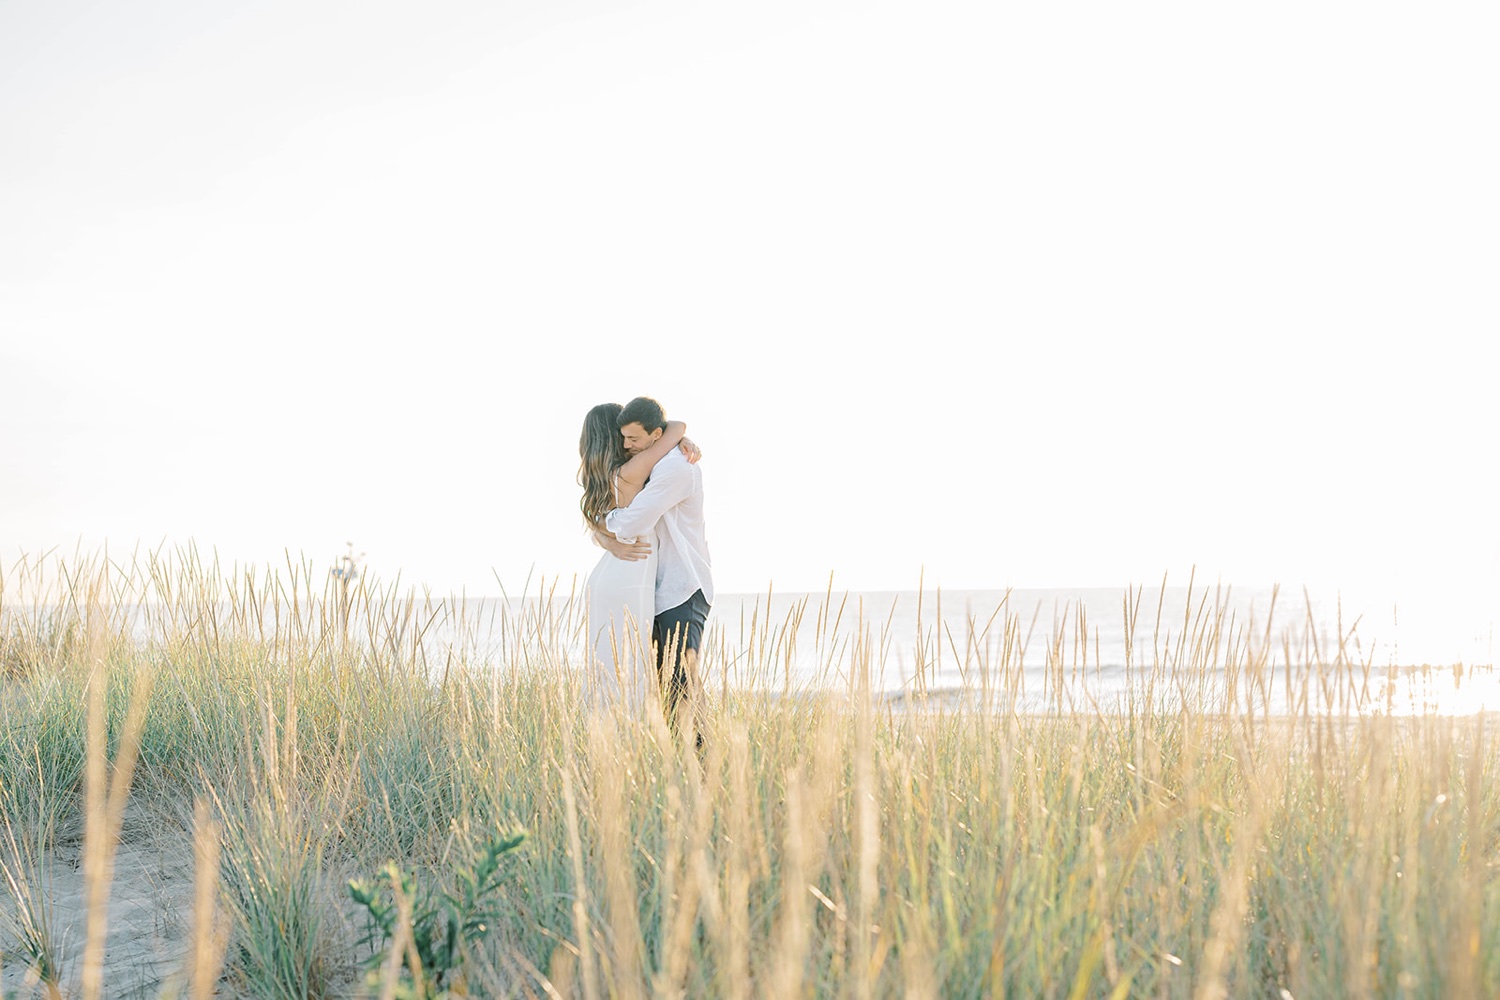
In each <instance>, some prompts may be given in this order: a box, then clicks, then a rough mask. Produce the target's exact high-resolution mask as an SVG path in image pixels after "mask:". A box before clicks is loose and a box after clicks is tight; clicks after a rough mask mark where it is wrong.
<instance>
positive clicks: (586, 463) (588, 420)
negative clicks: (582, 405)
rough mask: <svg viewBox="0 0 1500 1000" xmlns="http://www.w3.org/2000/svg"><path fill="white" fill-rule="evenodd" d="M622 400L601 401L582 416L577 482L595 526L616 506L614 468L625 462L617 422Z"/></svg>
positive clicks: (587, 517)
mask: <svg viewBox="0 0 1500 1000" xmlns="http://www.w3.org/2000/svg"><path fill="white" fill-rule="evenodd" d="M622 409H624V407H622V406H621V405H620V404H619V403H600V404H599V405H598V406H596V407H594V408H593V409H592V410H590V411H589V412H588V415H587V416H585V417H584V418H583V433H582V434H581V435H579V438H578V459H579V462H578V485H579V486H582V487H583V499H582V500H580V501H579V502H578V507H579V509H580V510H582V511H583V519H584V520H585V521H587V522H588V523H589V526H590V527H596V526H597V525H598V524H599V523H600V522H601V521H603V520H604V515H605V514H608V513H609V512H610V511H611V510H613V509H614V506H615V472H616V471H617V470H618V469H619V468H620V466H622V465H624V464H625V445H624V443H623V442H622V441H621V440H620V428H619V426H618V425H617V423H616V420H617V418H618V417H619V416H620V411H621V410H622Z"/></svg>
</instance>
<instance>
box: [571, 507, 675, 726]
mask: <svg viewBox="0 0 1500 1000" xmlns="http://www.w3.org/2000/svg"><path fill="white" fill-rule="evenodd" d="M616 485H617V488H618V484H616ZM629 540H630V539H622V541H629ZM648 540H649V541H650V542H651V555H650V556H649V557H648V558H646V559H642V560H639V561H636V562H632V561H630V560H626V559H617V558H615V557H614V556H612V555H610V554H609V553H608V552H606V553H604V554H603V555H602V556H600V557H599V562H598V563H597V564H596V565H595V566H594V571H593V572H592V573H590V574H589V579H588V583H587V584H586V585H585V587H586V589H587V592H588V616H589V618H588V628H589V635H590V641H589V649H590V650H591V651H592V653H593V663H592V668H593V669H592V670H590V671H589V684H590V688H591V690H590V692H589V700H590V702H591V703H592V704H593V705H594V706H595V707H597V708H604V707H607V706H609V705H611V704H615V703H623V704H625V705H626V706H628V707H629V708H630V709H631V710H632V711H635V710H638V709H639V708H640V707H641V706H642V705H643V704H645V701H646V695H647V693H648V692H649V691H651V687H650V685H649V684H648V678H649V674H648V672H647V671H648V669H654V667H655V661H654V660H653V659H652V657H651V621H652V619H653V618H654V617H655V615H656V548H657V546H656V538H655V536H654V534H653V536H652V537H651V538H650V539H648Z"/></svg>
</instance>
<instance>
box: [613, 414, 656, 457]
mask: <svg viewBox="0 0 1500 1000" xmlns="http://www.w3.org/2000/svg"><path fill="white" fill-rule="evenodd" d="M620 437H622V438H624V439H625V451H626V452H628V453H629V454H631V455H639V454H640V453H641V452H643V451H645V450H646V449H647V448H649V447H651V446H652V445H653V444H655V443H656V442H657V441H658V440H659V439H660V438H661V428H660V427H658V428H657V429H656V430H654V431H652V432H651V433H650V434H647V433H646V428H644V427H642V426H641V425H640V423H639V422H637V423H633V424H626V425H625V426H624V427H621V428H620Z"/></svg>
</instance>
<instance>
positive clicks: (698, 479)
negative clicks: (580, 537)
mask: <svg viewBox="0 0 1500 1000" xmlns="http://www.w3.org/2000/svg"><path fill="white" fill-rule="evenodd" d="M604 526H605V527H606V528H608V529H609V530H610V531H612V532H614V533H615V536H616V537H617V538H629V537H631V536H649V535H650V534H651V532H652V530H653V529H655V531H656V613H657V614H661V613H662V612H663V611H669V610H671V609H672V608H675V607H677V606H678V605H679V604H683V603H684V602H686V601H687V599H688V598H689V597H692V596H693V591H695V590H701V591H703V596H704V598H706V599H707V600H708V603H709V604H712V603H713V602H714V583H713V577H712V575H711V573H710V569H711V566H710V563H709V558H708V539H707V537H706V536H705V534H704V528H703V472H702V470H700V469H699V468H698V466H696V465H694V464H692V463H691V462H689V461H688V460H687V457H686V456H684V455H683V454H682V451H681V450H680V449H677V448H673V449H672V450H671V451H670V452H668V453H667V454H666V455H665V456H664V457H663V458H662V459H661V461H659V462H657V463H656V467H655V468H654V469H652V470H651V479H650V481H649V482H647V483H646V485H645V486H644V487H643V488H642V489H641V492H640V493H638V494H636V498H635V499H634V500H632V501H631V503H630V506H629V507H617V508H615V509H614V510H612V511H610V512H609V513H608V514H606V515H605V517H604Z"/></svg>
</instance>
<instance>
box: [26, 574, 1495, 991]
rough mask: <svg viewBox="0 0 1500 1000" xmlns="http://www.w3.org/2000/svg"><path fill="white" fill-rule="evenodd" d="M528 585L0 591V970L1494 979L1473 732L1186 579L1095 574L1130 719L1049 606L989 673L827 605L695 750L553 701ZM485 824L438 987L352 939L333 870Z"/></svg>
mask: <svg viewBox="0 0 1500 1000" xmlns="http://www.w3.org/2000/svg"><path fill="white" fill-rule="evenodd" d="M525 597H526V598H527V599H526V600H524V601H517V602H512V603H510V604H504V605H501V606H500V607H498V608H497V610H496V611H495V613H494V617H492V618H490V619H488V620H485V621H469V620H465V619H464V615H465V614H467V612H466V611H465V610H464V609H465V607H466V605H465V604H464V603H463V602H460V601H454V600H450V599H436V598H433V597H432V596H431V595H415V594H412V593H405V594H403V593H400V592H398V591H397V589H396V588H395V587H389V588H384V587H381V586H379V585H378V584H374V583H371V582H368V581H359V582H357V583H352V584H344V583H341V582H339V581H336V580H332V581H331V580H329V579H328V578H327V577H326V574H321V573H319V572H318V571H316V570H314V569H313V567H311V566H310V565H309V564H307V563H305V562H304V563H297V562H295V561H289V562H288V563H287V564H286V565H285V566H282V567H278V568H276V569H274V570H271V569H259V570H246V569H244V568H240V567H230V568H227V569H226V568H223V567H220V566H219V565H217V564H216V563H215V562H214V561H213V560H212V559H205V558H203V557H201V556H200V555H199V554H198V553H197V552H196V551H194V550H192V549H187V550H177V551H174V552H171V553H166V554H163V553H153V554H148V555H146V556H144V557H140V556H135V557H132V558H131V559H129V560H126V561H123V562H122V561H119V560H111V559H109V558H108V557H106V556H104V555H102V554H98V555H89V556H74V557H72V558H71V559H66V560H65V559H61V558H57V557H52V556H49V557H45V558H43V557H36V558H28V559H23V560H22V561H20V562H18V563H17V564H15V565H13V566H11V567H8V568H7V569H6V572H5V575H4V577H3V590H0V607H3V610H0V677H3V681H0V962H3V967H4V972H3V979H0V989H3V991H4V993H5V995H6V996H11V995H14V996H23V997H29V996H47V997H69V998H71V997H75V996H76V997H117V996H150V997H154V996H180V997H207V996H224V997H239V996H247V997H287V998H292V997H299V998H300V997H346V996H382V997H391V996H398V995H412V994H411V993H410V992H407V993H404V994H403V993H402V990H406V991H411V990H415V989H418V988H419V987H418V985H417V984H418V982H419V981H420V982H421V987H420V988H424V989H427V990H428V991H429V995H437V993H438V989H439V986H441V988H442V989H446V990H447V991H448V995H451V996H492V997H511V996H517V997H521V996H527V997H582V998H587V1000H596V998H615V997H623V998H631V997H683V996H686V997H702V996H713V997H720V996H722V997H799V996H813V997H851V998H864V997H889V996H914V997H924V996H930V997H989V996H997V997H998V996H1025V997H1033V996H1034V997H1060V998H1079V997H1137V996H1139V997H1183V998H1210V997H1241V996H1269V997H1288V996H1289V997H1293V998H1297V1000H1306V998H1309V997H1333V996H1338V997H1346V996H1347V997H1395V996H1400V997H1434V998H1436V997H1470V996H1473V997H1478V996H1495V995H1500V782H1497V775H1496V767H1497V765H1496V760H1497V759H1500V755H1497V753H1496V747H1495V740H1496V736H1497V734H1496V732H1495V727H1494V726H1493V724H1491V723H1490V722H1489V721H1488V720H1487V717H1486V716H1485V715H1483V714H1473V715H1468V716H1452V715H1440V714H1437V713H1436V712H1432V711H1416V712H1395V711H1392V710H1391V709H1392V708H1393V705H1392V704H1391V701H1390V698H1389V695H1388V694H1387V695H1384V696H1383V695H1382V692H1386V691H1388V690H1389V686H1383V685H1382V683H1381V682H1382V680H1383V679H1389V678H1390V676H1391V674H1392V671H1393V669H1394V668H1388V667H1386V666H1379V667H1377V666H1375V665H1373V664H1370V663H1369V662H1367V661H1366V662H1360V661H1358V660H1355V659H1351V658H1350V657H1349V655H1348V654H1347V650H1346V647H1345V645H1344V644H1343V643H1342V642H1335V643H1334V644H1333V645H1332V648H1316V649H1314V650H1313V651H1312V652H1310V653H1308V654H1305V655H1301V656H1293V655H1292V653H1291V649H1292V646H1291V644H1290V643H1288V642H1286V641H1285V639H1284V637H1280V636H1274V635H1270V634H1267V633H1261V632H1257V631H1256V630H1255V628H1254V627H1253V623H1244V624H1243V625H1241V624H1236V623H1234V622H1232V621H1230V620H1228V619H1227V618H1226V616H1225V615H1224V614H1223V613H1222V612H1220V611H1216V604H1215V602H1214V600H1213V597H1212V595H1211V594H1205V595H1204V597H1203V599H1202V600H1200V601H1198V602H1197V603H1195V604H1190V606H1189V607H1188V609H1187V613H1186V614H1185V615H1184V616H1182V617H1181V618H1179V619H1177V620H1176V621H1175V622H1174V628H1173V631H1172V632H1171V639H1170V641H1164V638H1163V637H1164V636H1165V635H1166V634H1167V630H1166V629H1165V628H1164V626H1163V624H1162V617H1161V616H1162V613H1163V609H1162V608H1160V607H1159V606H1156V607H1153V606H1152V604H1151V599H1150V596H1149V595H1142V594H1141V593H1140V592H1136V593H1135V594H1133V595H1132V594H1128V593H1127V595H1126V597H1125V600H1124V601H1123V604H1122V607H1121V609H1120V613H1121V614H1123V615H1124V616H1125V617H1126V620H1127V622H1128V623H1131V626H1132V629H1133V632H1132V635H1133V647H1134V649H1135V650H1136V652H1135V653H1134V654H1133V663H1132V668H1131V669H1132V674H1131V679H1130V684H1129V695H1128V696H1127V697H1125V698H1122V699H1119V700H1115V701H1111V702H1110V703H1108V704H1099V703H1097V701H1096V700H1093V699H1091V696H1090V694H1089V686H1088V683H1087V681H1088V669H1087V637H1088V631H1087V627H1086V623H1084V622H1077V621H1075V622H1071V623H1065V624H1064V626H1063V627H1061V628H1059V629H1057V630H1056V631H1055V632H1054V634H1053V635H1052V636H1051V637H1050V638H1049V641H1048V644H1047V646H1046V648H1045V650H1044V651H1042V652H1038V651H1037V647H1036V645H1033V646H1031V647H1030V651H1029V654H1028V656H1027V657H1026V658H1025V666H1026V667H1030V668H1031V669H1030V670H1027V669H1023V657H1022V655H1021V649H1022V643H1021V642H1020V640H1019V636H1020V635H1021V634H1022V632H1023V631H1024V627H1025V625H1024V623H1023V622H1022V621H1021V620H1020V619H1019V617H1018V616H1015V615H1012V614H1011V613H1010V612H1009V611H1008V610H1007V609H1005V608H1004V607H1002V608H1000V609H998V611H997V614H996V616H994V617H993V618H992V619H987V620H986V621H984V622H975V623H974V624H973V626H972V628H971V629H970V634H969V635H953V634H949V633H947V632H946V630H944V629H940V628H939V627H937V626H936V625H928V626H927V628H926V630H925V631H924V630H923V627H922V626H921V625H920V624H919V628H918V634H917V635H915V636H909V637H899V636H892V635H890V634H889V629H888V627H887V626H886V624H885V623H886V621H887V620H886V619H883V618H882V616H881V615H880V613H879V611H880V609H869V608H861V607H859V606H858V604H857V602H853V603H851V601H850V600H849V599H846V598H844V597H843V596H842V595H840V594H837V593H835V592H833V591H832V590H830V592H829V593H828V594H827V595H826V596H825V597H824V599H823V600H822V601H821V602H817V601H813V602H807V603H804V604H802V605H799V606H798V607H797V608H795V609H794V611H793V613H792V615H791V616H789V619H788V620H785V621H771V620H752V621H750V622H748V623H747V625H746V627H745V628H742V629H741V630H740V632H739V635H737V636H734V637H730V636H727V635H723V634H719V635H717V636H716V637H715V639H716V641H715V643H714V644H712V645H711V646H710V648H709V649H708V650H707V651H706V656H705V672H706V675H707V677H708V678H709V680H710V683H709V685H708V690H707V692H706V699H705V704H704V706H703V711H702V712H701V718H702V720H703V722H702V724H703V727H704V736H705V741H704V745H703V747H702V749H701V750H698V749H695V748H693V747H692V746H691V744H690V741H689V740H688V739H687V738H686V737H685V734H683V733H674V732H673V731H672V729H671V728H669V727H668V726H667V725H666V724H665V723H664V722H663V721H662V719H661V717H660V715H659V713H650V712H648V713H646V714H644V715H643V716H641V717H633V716H629V715H627V714H626V713H624V712H621V711H612V712H597V711H592V710H590V709H589V708H588V701H587V699H586V698H585V697H584V692H583V685H584V680H585V678H584V673H585V665H584V664H583V663H582V662H581V660H580V654H579V652H578V650H579V649H581V648H582V645H583V644H582V643H581V642H580V636H581V634H582V628H583V623H582V621H581V620H580V617H579V610H578V609H579V606H580V604H581V602H580V601H579V600H577V595H576V594H571V593H569V592H568V590H567V588H566V587H564V586H560V585H559V584H558V583H556V582H553V583H550V584H548V585H546V586H543V587H541V588H539V589H538V591H537V592H536V593H533V594H529V595H525ZM1095 613H1097V612H1095ZM1174 613H1175V612H1174ZM804 615H811V616H813V617H814V618H815V619H816V621H815V628H814V630H813V631H814V633H815V636H814V638H813V639H812V640H811V641H812V643H813V644H814V646H815V647H816V648H815V649H814V650H813V653H814V655H815V658H816V659H817V661H818V662H819V663H820V664H822V665H823V667H822V670H821V674H820V676H818V677H817V678H814V679H813V680H811V681H809V680H807V679H806V678H799V677H798V676H794V672H793V670H792V669H791V666H790V664H791V663H792V660H793V654H794V652H796V651H795V650H793V649H792V646H793V644H794V643H796V642H797V641H798V639H797V636H798V634H799V633H798V631H797V629H796V628H795V625H796V624H797V622H796V621H795V620H793V619H798V618H800V617H802V616H804ZM481 633H483V634H485V635H494V636H496V637H498V638H497V640H496V642H495V643H494V645H493V647H486V646H485V645H484V644H483V643H481V642H479V641H477V636H479V635H480V634H481ZM438 634H442V635H445V636H448V637H449V638H448V639H447V640H445V641H444V642H442V643H437V644H434V642H433V641H432V637H433V636H434V635H438ZM1080 643H1081V645H1082V648H1083V651H1084V652H1083V654H1082V660H1081V666H1080V655H1079V647H1080ZM802 652H804V653H805V652H807V651H806V650H803V651H802ZM893 657H898V658H900V659H901V660H902V663H903V665H904V668H903V669H904V670H905V673H906V676H907V677H908V683H907V684H906V685H905V686H904V689H903V690H902V692H901V693H900V694H899V695H893V694H891V693H889V692H882V691H881V690H879V689H878V687H877V686H876V685H872V684H871V682H870V678H871V677H872V676H875V675H877V674H878V673H879V672H880V671H881V670H882V669H883V668H884V667H886V666H887V665H888V661H889V660H891V659H892V658H893ZM943 658H946V659H947V661H948V663H949V665H950V666H953V665H957V666H959V667H961V669H962V671H963V675H964V677H965V684H964V686H963V687H962V688H961V689H960V690H956V691H955V690H948V691H937V690H935V689H934V688H933V686H932V684H931V683H930V678H931V677H933V676H935V671H936V667H937V665H938V664H939V663H940V662H941V661H942V660H943ZM1442 669H1443V670H1444V671H1446V672H1445V673H1444V674H1443V676H1444V677H1446V676H1448V673H1454V674H1455V676H1457V677H1458V678H1459V680H1460V681H1461V680H1462V678H1463V677H1464V676H1465V675H1466V672H1472V671H1474V670H1476V669H1482V668H1475V667H1472V666H1460V667H1458V668H1456V670H1455V668H1453V666H1452V665H1443V667H1442ZM1039 679H1040V683H1042V684H1043V685H1044V687H1045V697H1044V699H1043V702H1042V704H1043V706H1044V707H1043V708H1041V709H1038V708H1037V706H1036V703H1035V701H1034V700H1030V701H1028V700H1025V699H1023V698H1022V697H1021V695H1022V694H1023V689H1024V687H1025V685H1027V684H1030V685H1032V690H1031V692H1030V694H1031V695H1035V694H1036V691H1035V685H1036V684H1037V683H1038V680H1039ZM1383 697H1384V700H1382V699H1383ZM1023 706H1025V707H1023ZM512 832H514V833H520V832H524V833H525V835H526V837H525V840H524V841H523V842H522V843H521V845H520V846H519V847H517V848H516V849H514V850H513V851H510V852H509V853H507V854H506V856H505V857H504V858H502V859H501V860H500V863H499V864H500V867H499V869H498V876H497V879H498V880H497V882H496V888H495V890H494V898H493V907H492V918H491V919H487V920H486V921H485V922H484V923H483V929H482V931H481V930H478V929H475V928H471V929H470V930H468V931H466V932H465V934H464V935H463V939H462V941H461V942H460V947H459V956H458V957H459V958H460V959H461V961H459V962H458V965H457V967H456V968H455V970H454V971H452V972H451V973H449V974H448V975H447V977H446V978H445V979H444V980H443V982H442V983H441V984H437V983H435V982H431V981H429V980H431V979H432V978H433V977H432V971H433V970H423V971H418V972H415V973H413V971H412V967H413V965H414V962H413V960H412V958H411V956H412V955H413V954H414V949H413V948H412V947H410V945H411V943H412V941H413V940H414V928H415V926H416V916H415V915H414V914H415V913H416V911H415V910H414V909H413V907H414V906H415V905H416V902H415V901H414V900H411V899H408V900H405V902H404V904H403V908H400V919H399V921H398V924H399V926H398V927H396V933H395V936H394V939H393V940H392V941H391V942H388V943H390V944H394V947H386V948H385V949H384V950H383V951H382V950H381V947H382V945H381V944H380V941H381V938H380V936H379V935H371V934H370V933H369V930H370V928H369V927H368V925H367V924H366V923H365V922H364V921H365V920H366V919H367V918H366V916H365V915H363V914H362V911H361V908H360V907H359V906H357V905H356V903H355V901H354V900H353V899H351V896H350V892H349V882H350V880H369V879H371V878H372V877H374V876H376V875H377V874H378V873H379V872H381V871H382V870H383V869H384V867H385V866H386V865H387V864H388V863H390V862H395V863H396V865H397V867H398V869H399V870H401V871H404V872H408V873H410V875H411V878H412V880H413V882H412V884H413V885H415V886H419V887H421V888H422V890H423V891H424V892H427V893H428V894H429V895H432V897H433V898H437V897H438V896H440V895H441V894H442V893H444V892H448V893H453V892H456V891H457V888H456V887H458V886H459V885H460V884H461V882H462V879H461V875H462V873H463V872H465V871H470V870H472V866H473V865H474V864H476V859H478V858H481V857H482V856H483V854H484V851H485V846H486V845H487V844H490V843H491V842H492V841H493V840H494V839H495V838H496V837H497V836H498V835H502V834H506V833H512ZM477 926H478V922H477V921H476V928H477ZM403 935H404V937H403ZM362 942H363V943H362ZM372 942H373V943H372ZM403 970H405V971H403Z"/></svg>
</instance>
